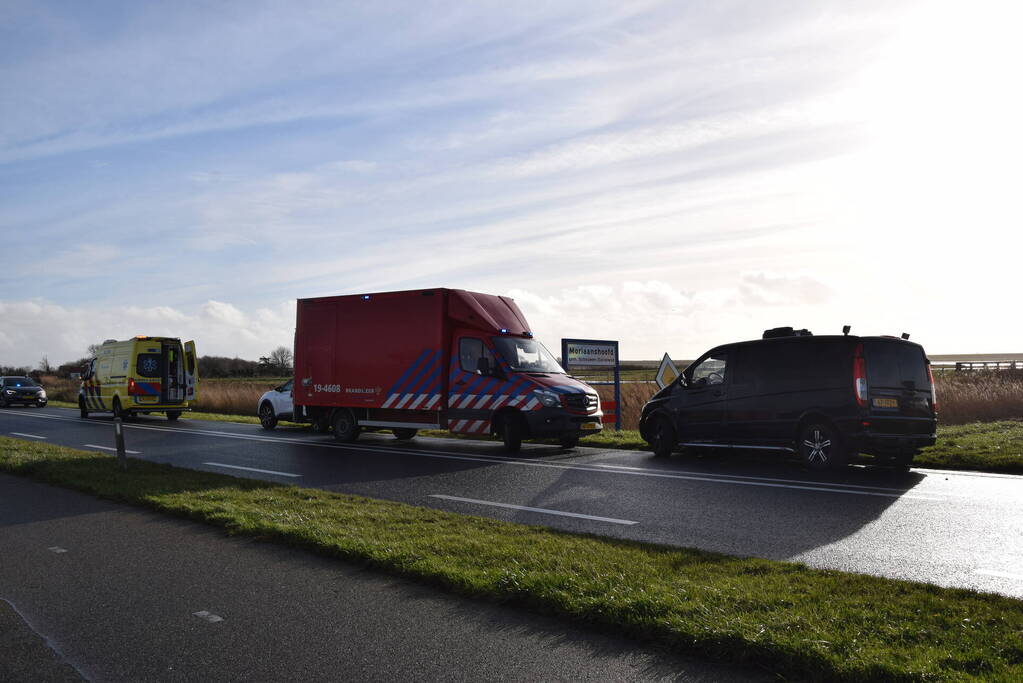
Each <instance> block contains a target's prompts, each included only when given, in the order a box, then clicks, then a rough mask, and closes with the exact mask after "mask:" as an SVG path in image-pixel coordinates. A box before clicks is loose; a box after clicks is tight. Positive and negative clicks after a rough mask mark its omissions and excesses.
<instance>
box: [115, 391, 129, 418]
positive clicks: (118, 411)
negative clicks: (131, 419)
mask: <svg viewBox="0 0 1023 683" xmlns="http://www.w3.org/2000/svg"><path fill="white" fill-rule="evenodd" d="M112 410H113V411H114V417H115V418H116V417H119V418H121V419H122V420H124V419H127V417H128V413H126V412H125V411H124V408H122V407H121V399H119V398H117V397H116V396H114V402H113V404H112Z"/></svg>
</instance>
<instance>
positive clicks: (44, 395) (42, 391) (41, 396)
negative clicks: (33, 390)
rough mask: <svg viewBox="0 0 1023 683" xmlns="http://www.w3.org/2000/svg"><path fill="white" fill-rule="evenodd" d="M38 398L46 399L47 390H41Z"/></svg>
mask: <svg viewBox="0 0 1023 683" xmlns="http://www.w3.org/2000/svg"><path fill="white" fill-rule="evenodd" d="M37 396H39V398H46V389H40V390H39V393H38V394H37Z"/></svg>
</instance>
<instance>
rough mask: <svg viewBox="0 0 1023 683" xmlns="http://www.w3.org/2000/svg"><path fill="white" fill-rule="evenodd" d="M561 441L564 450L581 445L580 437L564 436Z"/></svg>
mask: <svg viewBox="0 0 1023 683" xmlns="http://www.w3.org/2000/svg"><path fill="white" fill-rule="evenodd" d="M560 441H561V447H562V448H575V447H576V446H578V445H579V436H578V435H575V436H563V437H561V439H560Z"/></svg>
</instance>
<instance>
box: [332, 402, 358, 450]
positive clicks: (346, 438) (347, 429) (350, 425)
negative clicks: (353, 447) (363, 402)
mask: <svg viewBox="0 0 1023 683" xmlns="http://www.w3.org/2000/svg"><path fill="white" fill-rule="evenodd" d="M360 433H362V427H360V426H359V425H358V423H356V421H355V416H354V415H352V411H350V410H346V409H341V410H339V411H337V412H336V413H334V440H335V441H340V442H341V443H351V442H353V441H355V440H356V439H358V438H359V434H360Z"/></svg>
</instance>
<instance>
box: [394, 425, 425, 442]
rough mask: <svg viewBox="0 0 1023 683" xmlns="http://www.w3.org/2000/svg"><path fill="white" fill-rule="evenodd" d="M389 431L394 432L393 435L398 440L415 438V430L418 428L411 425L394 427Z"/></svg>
mask: <svg viewBox="0 0 1023 683" xmlns="http://www.w3.org/2000/svg"><path fill="white" fill-rule="evenodd" d="M391 431H392V432H394V437H395V438H396V439H398V440H399V441H408V440H409V439H413V438H415V436H416V432H418V431H419V430H418V429H413V428H411V427H395V428H394V429H392V430H391Z"/></svg>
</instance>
